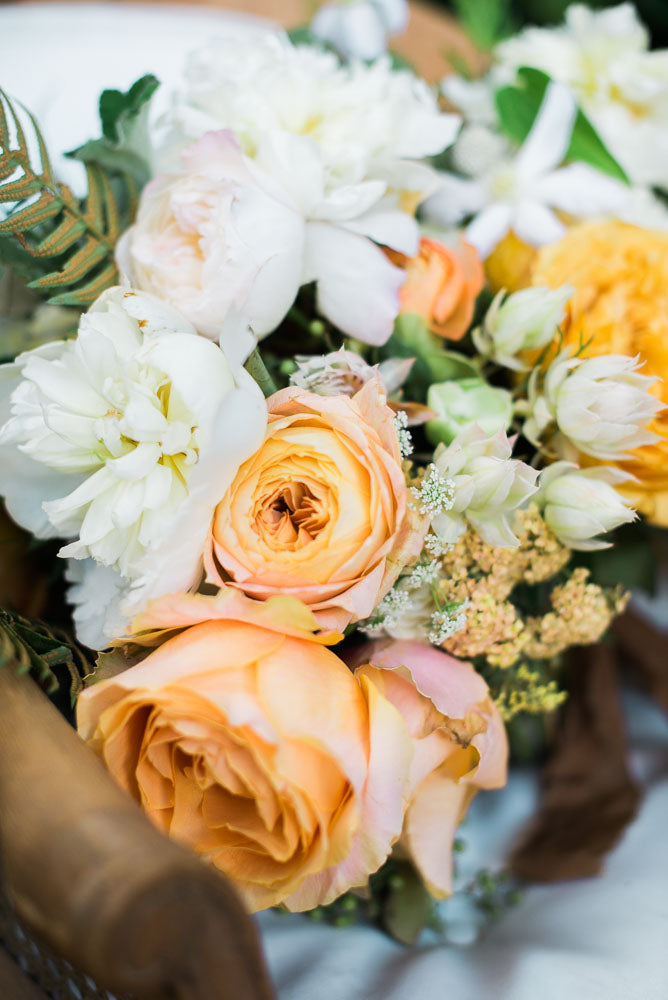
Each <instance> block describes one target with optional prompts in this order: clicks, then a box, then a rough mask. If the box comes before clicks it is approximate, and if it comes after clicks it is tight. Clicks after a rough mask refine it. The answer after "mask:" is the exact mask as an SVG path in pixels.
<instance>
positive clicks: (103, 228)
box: [0, 91, 135, 308]
mask: <svg viewBox="0 0 668 1000" xmlns="http://www.w3.org/2000/svg"><path fill="white" fill-rule="evenodd" d="M23 110H24V111H25V109H23ZM25 114H26V116H27V118H28V120H29V121H30V124H31V127H32V130H33V132H34V136H35V139H36V143H37V147H38V150H39V158H38V159H39V163H38V164H35V163H33V162H32V158H31V154H30V150H29V146H28V141H27V139H26V134H25V130H24V127H23V124H22V121H21V118H20V117H19V115H18V114H17V111H16V109H15V108H14V107H13V105H12V103H11V102H10V100H9V98H8V97H7V95H6V94H5V93H4V92H2V91H0V205H8V206H10V207H9V211H8V213H7V214H6V215H5V217H4V218H3V219H2V221H0V261H1V262H3V263H5V264H7V265H8V266H10V267H11V268H12V269H15V270H16V271H17V273H18V274H19V275H21V276H23V277H25V278H27V279H28V280H29V283H30V287H31V288H36V289H37V290H38V291H39V292H40V293H41V294H44V295H46V296H47V297H48V298H49V301H51V302H53V303H55V304H57V305H71V306H77V307H79V308H85V307H87V306H88V305H90V303H91V302H93V301H94V300H95V299H96V298H97V296H98V295H99V294H100V292H102V291H104V289H105V288H108V287H109V286H110V285H113V284H114V282H115V281H116V279H117V270H116V263H115V261H114V248H115V245H116V241H117V239H118V237H119V235H120V233H121V231H122V229H123V228H124V226H125V225H126V224H127V221H128V220H127V218H123V214H122V213H121V210H120V208H119V205H118V201H117V196H116V194H115V193H114V189H113V187H112V184H111V181H110V178H109V176H108V174H107V172H106V171H105V170H103V169H102V168H101V167H100V166H98V165H97V164H93V163H90V164H86V177H87V182H88V194H87V196H86V198H85V199H84V201H83V203H81V204H80V203H79V201H78V199H77V198H76V197H75V196H74V194H73V193H72V191H71V190H70V189H69V188H68V187H67V186H66V185H65V184H61V183H59V182H58V181H57V180H56V178H55V176H54V173H53V169H52V166H51V161H50V159H49V154H48V152H47V149H46V145H45V142H44V139H43V137H42V134H41V132H40V130H39V127H38V125H37V122H36V121H35V119H34V117H33V116H32V115H31V114H30V113H29V112H28V111H25ZM125 183H126V187H127V190H128V192H129V193H130V197H129V201H130V202H132V201H133V200H134V195H133V194H132V192H134V190H135V185H134V182H133V181H132V180H131V179H130V178H127V179H126V182H125Z"/></svg>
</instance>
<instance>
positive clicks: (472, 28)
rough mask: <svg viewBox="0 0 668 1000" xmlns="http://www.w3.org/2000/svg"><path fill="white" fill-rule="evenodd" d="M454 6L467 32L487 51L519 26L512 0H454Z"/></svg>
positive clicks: (478, 45)
mask: <svg viewBox="0 0 668 1000" xmlns="http://www.w3.org/2000/svg"><path fill="white" fill-rule="evenodd" d="M452 7H453V9H454V12H455V14H456V16H457V20H458V21H459V22H460V23H461V25H462V26H463V28H464V30H465V31H466V33H467V34H468V35H469V36H470V37H471V39H472V40H473V42H474V43H475V45H477V47H478V48H479V49H482V50H483V51H485V52H489V51H490V50H491V49H493V48H494V46H495V45H496V43H497V42H500V41H501V39H502V38H506V37H507V36H508V35H511V34H512V33H513V31H514V30H515V29H516V27H517V25H516V24H515V23H514V18H513V15H512V3H511V0H452Z"/></svg>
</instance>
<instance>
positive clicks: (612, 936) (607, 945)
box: [259, 694, 668, 1000]
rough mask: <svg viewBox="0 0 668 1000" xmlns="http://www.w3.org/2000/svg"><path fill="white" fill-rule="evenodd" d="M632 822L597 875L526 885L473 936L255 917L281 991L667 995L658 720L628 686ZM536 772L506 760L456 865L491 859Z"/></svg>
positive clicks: (664, 725)
mask: <svg viewBox="0 0 668 1000" xmlns="http://www.w3.org/2000/svg"><path fill="white" fill-rule="evenodd" d="M626 707H627V710H628V712H627V714H628V718H629V722H630V724H631V732H632V738H633V744H634V750H633V755H632V767H633V772H634V775H635V776H636V778H637V779H638V780H640V781H642V782H643V784H645V786H646V797H645V800H644V802H643V804H642V807H641V810H640V814H639V816H638V818H637V819H636V821H635V822H634V823H633V824H632V825H631V826H630V827H629V828H628V829H627V831H626V834H625V836H624V837H623V839H622V842H621V843H620V844H619V845H618V847H617V848H615V850H614V851H612V852H611V854H610V855H609V856H608V859H607V864H606V870H605V872H604V874H603V875H601V876H600V877H598V878H595V879H583V880H580V881H574V882H568V883H562V884H557V885H551V886H535V887H533V888H530V889H528V890H527V891H526V893H525V896H524V900H523V902H522V903H520V904H519V905H518V906H517V907H516V908H515V909H513V910H511V911H509V912H508V913H507V915H506V916H504V917H502V918H501V920H500V921H499V922H498V923H497V924H494V925H488V928H487V929H486V930H483V932H482V934H481V937H480V938H479V940H478V942H477V943H475V944H473V945H472V946H471V947H454V946H453V945H449V944H444V943H440V942H438V940H437V939H436V938H435V937H434V936H433V935H432V936H429V935H426V938H427V939H426V941H425V943H424V944H421V946H419V947H416V948H412V949H408V948H404V947H402V946H400V945H397V944H395V943H394V942H392V941H390V940H389V939H388V938H387V937H385V936H384V935H383V934H381V933H380V932H379V931H376V930H373V929H370V928H360V927H355V928H346V929H339V928H333V927H326V926H323V925H321V924H314V923H312V922H310V921H309V920H308V919H306V918H305V917H298V916H287V915H285V916H283V915H277V914H274V913H266V914H262V915H261V916H260V917H259V923H260V927H261V928H262V931H263V935H264V943H265V948H266V951H267V956H268V960H269V966H270V969H271V972H272V974H273V976H274V980H275V982H276V984H277V987H278V993H279V1000H314V998H316V997H317V998H319V1000H445V998H452V1000H487V998H490V1000H491V998H500V1000H537V998H540V1000H665V997H666V996H667V995H668V949H667V947H666V942H667V940H668V903H667V895H668V893H667V890H668V722H667V721H666V719H665V718H664V717H663V716H662V715H661V713H660V712H659V710H658V709H657V708H655V707H654V706H653V705H652V704H651V703H650V702H649V701H648V700H647V699H645V698H644V697H641V696H639V695H637V694H633V695H628V696H627V698H626ZM536 792H537V776H536V772H535V771H534V770H533V769H531V768H518V769H514V770H513V772H512V774H511V778H510V783H509V786H508V788H507V789H505V790H503V791H500V792H486V793H483V794H480V795H479V796H478V798H477V799H476V800H475V801H474V803H473V806H472V808H471V811H470V814H469V817H468V819H467V821H466V822H465V824H464V826H463V827H462V828H461V835H462V837H463V838H464V839H465V840H466V842H467V848H466V850H465V852H464V853H463V854H462V855H461V856H460V858H461V865H462V868H465V869H466V870H467V871H469V872H471V873H473V872H475V870H476V869H477V868H480V867H494V866H495V865H497V864H500V863H501V862H502V860H503V858H504V856H505V855H506V853H507V848H508V846H509V844H510V843H512V840H513V838H514V836H515V835H516V833H517V831H518V830H520V829H521V828H522V826H523V825H524V823H525V822H526V820H527V818H528V817H529V816H530V815H531V813H532V811H533V808H534V804H535V801H536Z"/></svg>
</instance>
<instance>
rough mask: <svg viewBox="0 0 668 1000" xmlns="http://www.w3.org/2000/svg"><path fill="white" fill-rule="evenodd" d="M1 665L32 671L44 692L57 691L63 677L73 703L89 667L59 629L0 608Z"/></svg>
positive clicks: (75, 647) (25, 671)
mask: <svg viewBox="0 0 668 1000" xmlns="http://www.w3.org/2000/svg"><path fill="white" fill-rule="evenodd" d="M3 667H7V668H9V667H12V668H14V669H15V670H16V671H17V672H18V673H19V674H32V676H33V677H34V678H35V680H36V681H37V682H38V683H39V684H41V686H42V687H43V688H44V689H45V691H46V692H47V694H53V693H54V692H56V691H57V690H58V689H59V688H60V687H61V684H62V680H61V678H62V677H64V678H65V680H66V683H67V684H68V686H69V692H70V698H71V702H72V704H74V701H75V699H76V697H77V695H78V693H79V691H80V690H81V688H82V687H83V679H84V678H85V677H86V676H88V674H90V672H91V669H92V668H91V666H90V665H89V663H88V661H87V660H86V658H85V657H84V655H83V654H82V653H81V652H80V650H79V649H78V648H77V646H76V645H75V644H74V643H73V642H72V641H71V640H69V639H67V637H65V636H64V635H63V634H61V633H60V632H59V631H57V630H54V629H51V628H50V627H49V626H47V625H45V624H44V623H43V622H39V621H35V620H34V619H29V618H23V617H22V616H21V615H19V614H16V613H15V612H13V611H9V610H7V608H0V669H2V668H3Z"/></svg>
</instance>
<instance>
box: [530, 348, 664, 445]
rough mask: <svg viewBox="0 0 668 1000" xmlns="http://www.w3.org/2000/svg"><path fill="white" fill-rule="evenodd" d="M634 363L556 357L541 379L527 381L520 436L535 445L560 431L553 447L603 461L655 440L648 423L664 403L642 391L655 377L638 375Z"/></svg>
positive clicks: (617, 358) (606, 357)
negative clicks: (526, 402) (522, 427)
mask: <svg viewBox="0 0 668 1000" xmlns="http://www.w3.org/2000/svg"><path fill="white" fill-rule="evenodd" d="M640 367H641V365H640V364H639V361H638V358H637V357H636V358H630V357H626V356H625V355H623V354H602V355H601V356H600V357H596V358H577V357H572V356H571V352H570V349H566V350H565V351H562V352H561V354H559V355H558V356H557V357H556V358H555V360H554V361H553V362H552V363H551V365H550V366H549V368H548V369H547V372H546V373H545V377H544V378H543V379H542V380H541V377H540V372H539V370H538V369H535V370H534V371H533V372H532V374H531V378H530V380H529V407H530V409H529V415H528V417H527V420H526V422H525V424H524V434H525V436H526V437H527V438H528V439H529V440H530V441H533V442H534V443H537V442H538V441H539V440H540V439H541V437H544V436H545V435H546V434H548V435H549V434H550V433H554V432H556V431H558V432H559V436H558V437H557V438H556V439H555V441H554V443H555V445H557V447H558V449H559V451H561V452H562V453H565V454H568V453H569V451H570V452H572V450H573V448H575V449H576V450H577V451H580V452H583V453H584V454H585V455H591V456H592V457H594V458H600V459H603V460H605V461H611V462H614V461H618V460H621V459H625V458H629V457H630V455H629V451H630V450H632V449H633V448H639V447H640V446H641V445H644V444H651V443H652V442H654V441H656V440H657V435H656V434H654V433H653V432H652V431H649V430H647V426H648V424H649V423H650V422H651V420H652V419H653V418H654V417H655V416H656V414H657V413H658V412H659V411H660V410H662V409H663V403H662V402H661V400H659V399H657V398H656V397H655V396H652V395H650V393H649V392H648V391H647V390H648V389H649V387H650V385H651V384H652V383H653V382H655V381H656V377H652V376H649V375H640V374H639V373H638V368H640ZM564 439H565V440H564Z"/></svg>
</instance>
